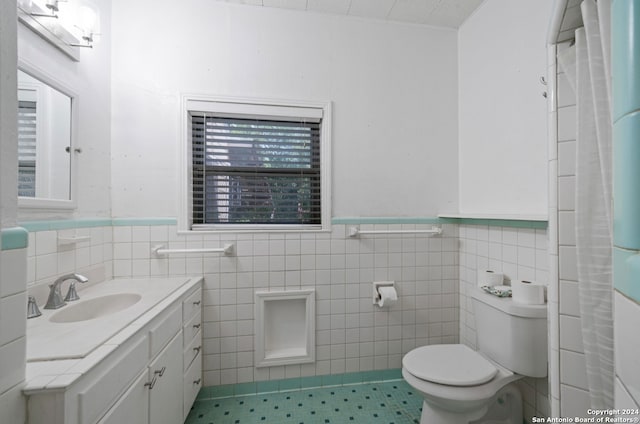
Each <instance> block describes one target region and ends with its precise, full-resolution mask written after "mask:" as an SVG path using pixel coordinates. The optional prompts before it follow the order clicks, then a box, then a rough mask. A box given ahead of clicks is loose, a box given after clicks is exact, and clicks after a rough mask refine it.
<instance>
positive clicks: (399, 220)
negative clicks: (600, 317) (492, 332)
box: [20, 217, 547, 232]
mask: <svg viewBox="0 0 640 424" xmlns="http://www.w3.org/2000/svg"><path fill="white" fill-rule="evenodd" d="M331 223H332V224H334V225H340V224H342V225H364V224H386V225H394V224H399V225H402V224H466V225H488V226H493V227H513V228H533V229H546V228H547V221H530V220H518V219H474V218H438V217H335V218H333V219H332V220H331ZM177 224H178V220H177V219H176V218H170V217H155V218H154V217H152V218H79V219H66V220H51V221H25V222H21V223H20V226H22V227H23V228H24V229H26V230H27V231H29V232H37V231H50V230H68V229H73V228H91V227H124V226H131V227H137V226H155V225H177Z"/></svg>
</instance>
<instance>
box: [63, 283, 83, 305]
mask: <svg viewBox="0 0 640 424" xmlns="http://www.w3.org/2000/svg"><path fill="white" fill-rule="evenodd" d="M79 299H80V296H78V292H77V291H76V282H75V281H72V282H71V284H69V290H68V291H67V295H66V296H65V297H64V301H65V302H73V301H74V300H79Z"/></svg>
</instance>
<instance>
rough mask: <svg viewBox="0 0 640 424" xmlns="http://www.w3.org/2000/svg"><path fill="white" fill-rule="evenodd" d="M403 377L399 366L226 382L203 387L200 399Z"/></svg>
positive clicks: (199, 394) (390, 379)
mask: <svg viewBox="0 0 640 424" xmlns="http://www.w3.org/2000/svg"><path fill="white" fill-rule="evenodd" d="M400 379H402V370H401V369H399V368H394V369H389V370H381V371H362V372H353V373H346V374H328V375H316V376H311V377H297V378H285V379H282V380H267V381H257V382H252V383H239V384H224V385H220V386H208V387H203V388H202V389H201V390H200V392H199V393H198V399H199V400H204V399H217V398H225V397H232V396H246V395H255V394H262V393H278V392H290V391H298V390H305V389H313V388H318V387H336V386H345V385H349V384H360V383H374V382H379V381H392V380H400Z"/></svg>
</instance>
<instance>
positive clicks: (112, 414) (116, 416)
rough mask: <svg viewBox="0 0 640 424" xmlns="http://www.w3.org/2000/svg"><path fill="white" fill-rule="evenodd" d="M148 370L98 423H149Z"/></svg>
mask: <svg viewBox="0 0 640 424" xmlns="http://www.w3.org/2000/svg"><path fill="white" fill-rule="evenodd" d="M147 376H148V371H147V370H146V369H145V370H144V371H143V372H142V373H141V374H140V375H139V376H138V378H136V379H135V381H134V382H133V384H132V385H131V386H130V387H129V389H127V391H126V392H125V394H124V395H122V397H121V398H120V399H119V400H118V402H116V404H115V405H113V406H112V407H111V409H109V411H107V413H106V414H105V415H104V417H102V419H100V421H98V424H123V423H127V424H147V423H148V422H149V407H148V405H147V403H148V402H149V390H148V389H147V388H146V387H145V385H144V383H146V382H147Z"/></svg>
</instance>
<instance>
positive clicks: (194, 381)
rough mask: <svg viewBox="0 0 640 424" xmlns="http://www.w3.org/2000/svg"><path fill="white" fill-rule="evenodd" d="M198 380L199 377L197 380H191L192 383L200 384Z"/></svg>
mask: <svg viewBox="0 0 640 424" xmlns="http://www.w3.org/2000/svg"><path fill="white" fill-rule="evenodd" d="M200 380H201V379H200V378H199V379H197V380H193V384H200Z"/></svg>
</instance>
